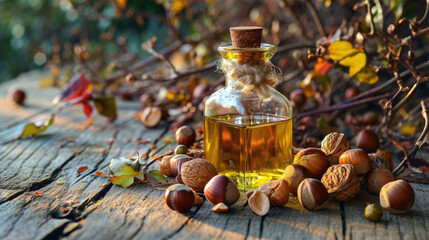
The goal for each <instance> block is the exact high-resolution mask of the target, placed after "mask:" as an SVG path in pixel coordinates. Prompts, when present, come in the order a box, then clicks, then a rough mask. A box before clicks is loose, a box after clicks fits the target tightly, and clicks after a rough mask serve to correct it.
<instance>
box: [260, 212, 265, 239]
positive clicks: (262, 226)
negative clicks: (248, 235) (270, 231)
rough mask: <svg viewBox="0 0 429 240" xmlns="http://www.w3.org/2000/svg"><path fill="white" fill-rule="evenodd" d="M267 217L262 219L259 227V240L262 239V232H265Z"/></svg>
mask: <svg viewBox="0 0 429 240" xmlns="http://www.w3.org/2000/svg"><path fill="white" fill-rule="evenodd" d="M265 217H266V216H262V217H261V222H260V225H259V238H262V232H263V231H264V221H265Z"/></svg>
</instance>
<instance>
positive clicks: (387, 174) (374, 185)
mask: <svg viewBox="0 0 429 240" xmlns="http://www.w3.org/2000/svg"><path fill="white" fill-rule="evenodd" d="M393 181H395V176H394V175H393V173H392V172H391V171H389V170H388V169H385V168H375V169H373V170H372V171H371V172H370V173H369V174H368V190H369V191H370V192H372V193H375V194H379V193H380V190H381V188H382V187H383V186H384V185H386V184H387V183H389V182H393Z"/></svg>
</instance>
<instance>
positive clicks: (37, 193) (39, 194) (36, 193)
mask: <svg viewBox="0 0 429 240" xmlns="http://www.w3.org/2000/svg"><path fill="white" fill-rule="evenodd" d="M41 195H42V194H41V193H39V192H34V196H36V197H40V196H41Z"/></svg>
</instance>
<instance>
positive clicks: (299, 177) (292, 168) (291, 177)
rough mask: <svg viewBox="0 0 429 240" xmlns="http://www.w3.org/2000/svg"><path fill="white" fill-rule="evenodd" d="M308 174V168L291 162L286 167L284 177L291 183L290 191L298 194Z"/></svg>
mask: <svg viewBox="0 0 429 240" xmlns="http://www.w3.org/2000/svg"><path fill="white" fill-rule="evenodd" d="M307 176H308V173H307V170H306V169H305V168H304V167H303V166H301V165H298V164H291V165H289V166H287V167H286V168H285V172H284V173H283V176H282V179H284V180H286V181H287V182H288V183H289V187H290V192H291V193H293V194H296V193H297V191H298V186H299V184H300V183H301V182H302V181H304V179H306V178H307Z"/></svg>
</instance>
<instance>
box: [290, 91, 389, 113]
mask: <svg viewBox="0 0 429 240" xmlns="http://www.w3.org/2000/svg"><path fill="white" fill-rule="evenodd" d="M392 95H393V93H385V94H383V95H380V96H375V97H370V98H366V99H363V100H359V101H355V102H349V103H340V104H336V105H333V106H329V107H325V108H321V109H316V110H314V111H309V112H305V113H300V114H297V115H296V116H295V117H296V118H298V119H300V118H303V117H307V116H311V115H316V114H321V113H327V112H334V111H338V110H343V109H347V108H351V107H354V106H359V105H362V104H365V103H370V102H374V101H378V100H380V99H384V98H389V97H391V96H392Z"/></svg>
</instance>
